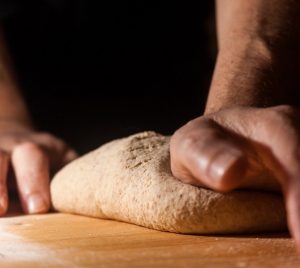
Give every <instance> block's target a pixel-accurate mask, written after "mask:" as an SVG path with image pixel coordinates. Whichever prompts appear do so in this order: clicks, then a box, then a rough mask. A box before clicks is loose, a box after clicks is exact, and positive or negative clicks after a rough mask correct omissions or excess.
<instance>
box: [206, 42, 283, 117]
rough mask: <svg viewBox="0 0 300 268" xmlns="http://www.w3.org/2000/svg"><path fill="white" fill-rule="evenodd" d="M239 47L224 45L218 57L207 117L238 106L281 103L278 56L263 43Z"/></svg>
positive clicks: (207, 106) (251, 43) (249, 43)
mask: <svg viewBox="0 0 300 268" xmlns="http://www.w3.org/2000/svg"><path fill="white" fill-rule="evenodd" d="M237 43H238V44H236V45H232V46H230V44H223V45H222V47H221V49H220V51H219V53H218V57H217V62H216V65H215V70H214V75H213V79H212V83H211V87H210V91H209V97H208V101H207V105H206V109H205V113H210V112H216V111H218V110H220V109H222V108H228V107H231V106H237V105H238V106H240V105H242V106H245V105H246V106H256V107H261V106H269V105H274V104H275V103H276V102H277V94H276V92H278V90H277V89H276V83H275V77H276V75H275V73H274V64H275V62H276V55H275V53H274V52H273V51H272V49H271V48H270V47H269V46H268V45H267V43H266V42H264V41H263V40H259V39H254V40H247V39H246V40H242V41H241V42H237ZM270 90H272V94H271V95H270V94H269V93H270ZM274 93H275V94H274ZM270 96H271V97H270Z"/></svg>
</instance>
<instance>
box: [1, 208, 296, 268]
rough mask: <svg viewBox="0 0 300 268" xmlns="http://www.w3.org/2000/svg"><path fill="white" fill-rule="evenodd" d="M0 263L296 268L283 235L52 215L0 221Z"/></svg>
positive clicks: (3, 265) (5, 264) (292, 251)
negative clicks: (183, 230) (208, 232)
mask: <svg viewBox="0 0 300 268" xmlns="http://www.w3.org/2000/svg"><path fill="white" fill-rule="evenodd" d="M0 237H1V239H0V261H1V262H0V267H21V268H22V267H193V266H195V267H196V266H197V267H300V256H298V254H297V253H296V251H295V250H294V247H293V241H292V240H291V239H290V238H289V236H288V235H287V234H280V235H277V234H272V235H259V236H255V235H252V236H243V237H242V236H235V237H229V236H223V237H221V236H197V235H179V234H172V233H164V232H159V231H154V230H149V229H146V228H143V227H139V226H135V225H130V224H127V223H121V222H115V221H108V220H99V219H93V218H87V217H82V216H75V215H68V214H60V213H52V214H46V215H35V216H15V217H7V218H2V219H0Z"/></svg>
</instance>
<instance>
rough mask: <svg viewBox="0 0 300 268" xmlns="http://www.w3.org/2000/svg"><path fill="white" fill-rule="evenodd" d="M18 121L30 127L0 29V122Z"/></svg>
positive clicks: (27, 114)
mask: <svg viewBox="0 0 300 268" xmlns="http://www.w3.org/2000/svg"><path fill="white" fill-rule="evenodd" d="M10 120H13V121H18V122H20V124H22V125H30V124H31V120H30V116H29V112H28V110H27V107H26V104H25V101H24V99H23V97H22V96H21V93H20V92H19V89H18V83H17V80H16V78H15V75H14V71H13V68H12V63H11V60H10V57H9V53H8V51H7V47H6V44H5V37H4V33H3V30H2V29H1V28H0V121H2V122H3V123H5V121H7V124H8V123H9V122H8V121H10Z"/></svg>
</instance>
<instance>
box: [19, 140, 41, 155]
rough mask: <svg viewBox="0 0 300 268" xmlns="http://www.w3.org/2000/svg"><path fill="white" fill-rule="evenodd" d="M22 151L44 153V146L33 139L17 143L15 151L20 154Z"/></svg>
mask: <svg viewBox="0 0 300 268" xmlns="http://www.w3.org/2000/svg"><path fill="white" fill-rule="evenodd" d="M20 152H25V153H38V154H40V155H44V153H43V150H42V148H41V147H40V146H39V145H38V144H36V143H34V142H31V141H25V142H23V143H21V144H19V145H17V146H16V147H15V149H14V153H15V154H18V153H20Z"/></svg>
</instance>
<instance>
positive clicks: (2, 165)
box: [0, 151, 8, 215]
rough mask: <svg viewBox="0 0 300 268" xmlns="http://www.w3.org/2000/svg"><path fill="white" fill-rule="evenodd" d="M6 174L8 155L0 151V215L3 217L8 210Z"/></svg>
mask: <svg viewBox="0 0 300 268" xmlns="http://www.w3.org/2000/svg"><path fill="white" fill-rule="evenodd" d="M7 173H8V155H7V154H6V153H5V152H3V151H0V215H4V214H5V213H6V211H7V208H8V193H7V183H6V180H7Z"/></svg>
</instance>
